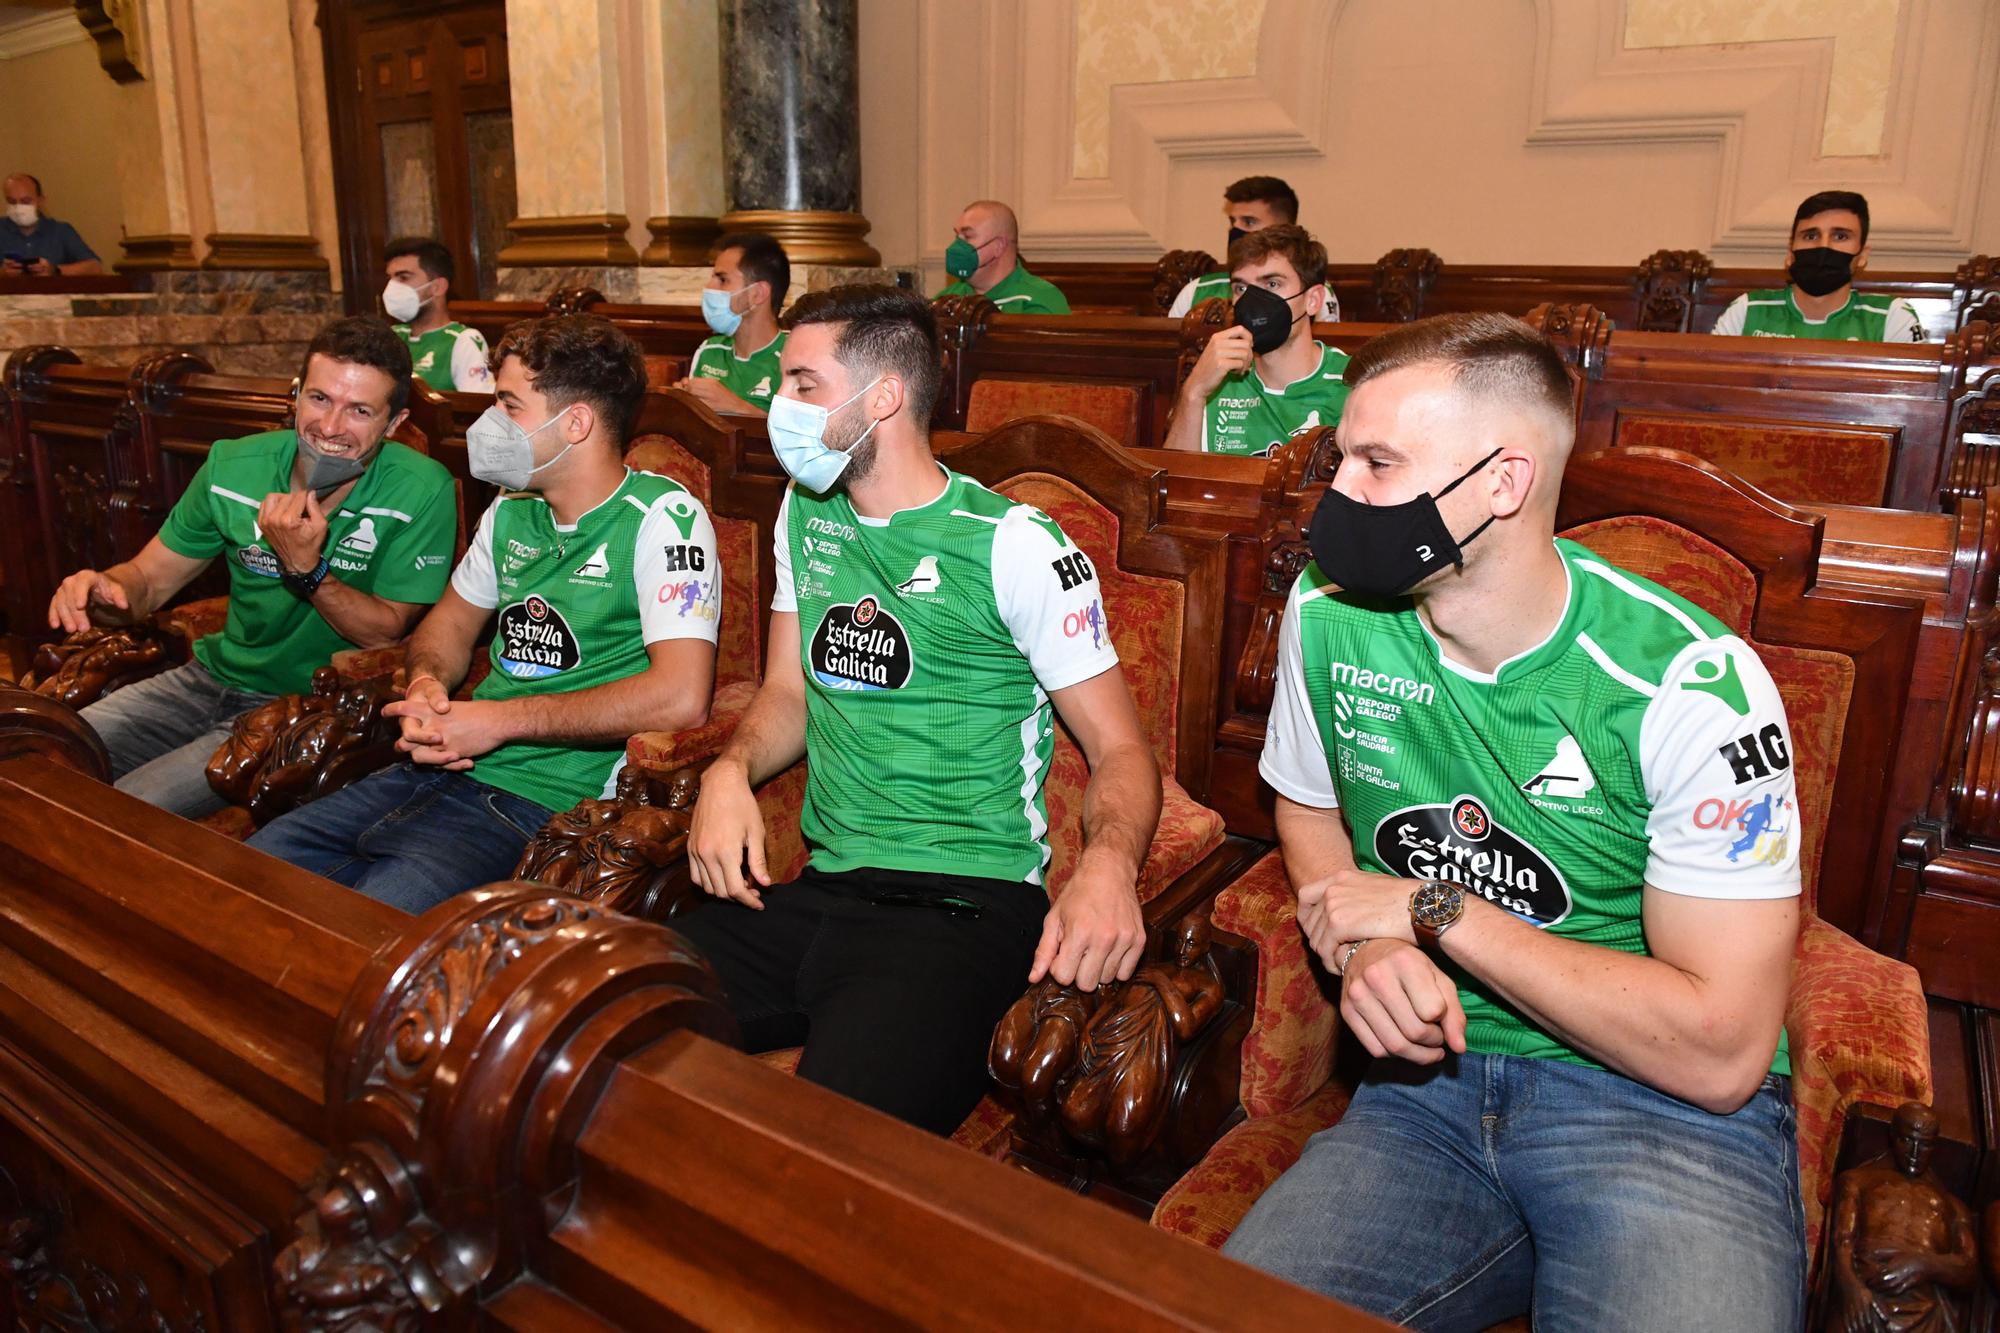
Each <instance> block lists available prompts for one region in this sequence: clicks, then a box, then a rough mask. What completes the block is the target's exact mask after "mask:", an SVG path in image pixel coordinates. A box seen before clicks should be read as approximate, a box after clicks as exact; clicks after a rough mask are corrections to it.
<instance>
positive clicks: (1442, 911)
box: [1410, 879, 1465, 926]
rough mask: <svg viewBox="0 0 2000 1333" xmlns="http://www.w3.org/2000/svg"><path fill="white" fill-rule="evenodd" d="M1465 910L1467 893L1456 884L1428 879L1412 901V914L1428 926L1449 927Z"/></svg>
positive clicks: (1418, 889)
mask: <svg viewBox="0 0 2000 1333" xmlns="http://www.w3.org/2000/svg"><path fill="white" fill-rule="evenodd" d="M1464 908H1465V891H1464V890H1463V889H1461V888H1459V887H1458V886H1457V885H1456V884H1447V883H1445V882H1444V881H1443V880H1437V879H1427V880H1425V881H1424V882H1423V883H1422V884H1421V885H1419V886H1418V888H1417V892H1416V896H1415V897H1414V898H1413V899H1411V901H1410V913H1411V915H1412V916H1414V917H1416V918H1417V919H1418V920H1419V921H1421V922H1423V923H1424V924H1425V925H1427V926H1444V925H1449V924H1450V923H1451V922H1452V921H1453V920H1454V919H1456V918H1457V916H1458V914H1459V913H1460V912H1461V911H1463V910H1464Z"/></svg>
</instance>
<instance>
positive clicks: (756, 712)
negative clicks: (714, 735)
mask: <svg viewBox="0 0 2000 1333" xmlns="http://www.w3.org/2000/svg"><path fill="white" fill-rule="evenodd" d="M805 752H806V700H805V695H804V694H803V693H801V692H795V691H793V690H790V689H788V688H785V687H784V686H778V685H772V684H770V683H768V682H767V683H766V684H765V685H764V686H763V687H762V688H761V689H759V690H758V691H757V693H756V696H755V697H754V698H752V699H751V700H750V707H749V708H747V709H745V710H744V713H743V720H742V721H741V722H739V723H737V724H736V734H735V735H733V736H731V737H730V738H729V744H727V745H725V746H724V747H723V748H722V753H721V754H720V755H718V756H717V757H716V762H717V763H718V764H734V765H737V766H739V767H741V768H742V769H743V776H744V779H745V780H746V781H747V782H749V784H750V785H751V786H752V787H755V786H756V785H757V784H758V783H760V782H767V781H769V780H770V779H771V778H773V777H775V776H776V775H777V774H779V773H782V772H784V771H785V770H786V769H788V768H790V767H791V766H792V765H793V764H796V763H797V762H799V760H800V759H802V758H804V757H805Z"/></svg>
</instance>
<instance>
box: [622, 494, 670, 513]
mask: <svg viewBox="0 0 2000 1333" xmlns="http://www.w3.org/2000/svg"><path fill="white" fill-rule="evenodd" d="M662 498H664V497H662ZM625 503H626V504H628V505H631V506H632V507H633V508H634V509H636V510H638V511H639V512H640V513H642V514H650V513H652V512H653V506H652V505H649V504H647V503H646V502H645V501H644V500H641V499H640V498H639V497H638V496H636V495H628V496H626V497H625Z"/></svg>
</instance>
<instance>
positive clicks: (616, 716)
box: [498, 670, 710, 745]
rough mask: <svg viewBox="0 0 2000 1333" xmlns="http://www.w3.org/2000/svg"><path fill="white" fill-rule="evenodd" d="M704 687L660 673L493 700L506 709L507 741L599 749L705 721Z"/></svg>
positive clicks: (706, 705)
mask: <svg viewBox="0 0 2000 1333" xmlns="http://www.w3.org/2000/svg"><path fill="white" fill-rule="evenodd" d="M709 693H710V691H709V688H708V684H707V683H706V682H705V683H704V684H703V685H702V686H701V687H699V688H698V689H697V688H690V687H689V685H688V683H687V682H686V681H684V680H678V679H674V678H672V677H669V676H668V675H667V674H666V673H664V672H661V671H653V670H648V671H641V672H639V673H638V674H636V675H631V676H626V677H625V678H624V679H623V680H613V681H607V682H605V683H604V684H602V685H592V686H591V687H589V688H588V689H582V690H571V691H568V692H566V693H562V694H530V695H525V696H523V697H521V698H518V699H506V700H501V701H498V702H500V703H501V705H502V706H503V707H504V708H505V709H506V710H507V718H508V726H507V733H508V738H509V739H510V740H516V741H534V742H536V743H538V744H542V745H560V744H572V745H603V744H605V743H606V742H610V741H616V742H620V743H622V742H624V741H625V740H626V739H628V738H629V737H631V736H632V735H634V734H636V733H638V732H641V731H682V730H685V729H687V728H688V727H697V726H700V725H701V724H702V723H703V722H705V721H707V720H708V698H709Z"/></svg>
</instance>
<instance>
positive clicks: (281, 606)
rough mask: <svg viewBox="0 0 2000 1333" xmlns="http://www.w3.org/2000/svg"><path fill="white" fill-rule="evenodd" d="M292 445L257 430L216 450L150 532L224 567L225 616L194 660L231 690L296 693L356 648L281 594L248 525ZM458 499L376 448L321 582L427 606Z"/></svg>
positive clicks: (288, 475)
mask: <svg viewBox="0 0 2000 1333" xmlns="http://www.w3.org/2000/svg"><path fill="white" fill-rule="evenodd" d="M298 448H299V445H298V435H297V434H296V433H295V432H293V431H289V430H274V431H267V432H266V433H264V434H262V435H251V436H248V437H246V438H244V439H241V440H217V441H216V442H215V444H214V445H213V446H212V447H211V448H210V449H209V451H208V459H207V461H205V462H204V463H203V464H202V465H201V467H200V469H199V470H198V471H196V473H195V474H194V480H192V481H190V482H189V483H188V488H187V490H186V491H184V492H182V494H181V498H180V499H179V500H178V501H177V502H175V504H174V507H173V510H172V512H170V513H169V514H168V515H167V521H166V522H165V523H163V524H161V525H160V540H161V542H163V543H164V544H165V545H166V547H167V549H168V550H170V551H173V552H175V553H177V554H179V555H184V556H187V557H189V558H190V559H194V560H212V559H214V558H215V557H216V556H218V555H222V556H226V557H227V564H228V566H229V618H228V620H227V621H226V622H224V624H223V627H222V632H221V633H220V634H210V635H208V636H207V637H206V638H204V639H202V640H201V641H200V642H199V643H197V644H195V646H194V655H195V659H196V660H197V661H199V662H200V663H201V664H202V665H203V666H205V667H207V668H208V670H209V673H210V674H211V675H213V676H214V677H215V678H216V679H217V680H219V681H221V682H222V683H223V684H225V685H228V686H230V687H232V688H234V689H239V690H245V691H252V692H258V693H265V694H303V693H305V692H306V691H308V690H310V689H311V688H312V673H313V670H314V668H316V667H322V666H325V665H326V663H327V659H329V658H331V657H332V656H333V655H334V654H335V653H336V652H339V651H341V650H342V649H345V648H352V647H354V646H355V645H354V644H352V643H349V642H348V641H347V640H346V639H344V638H342V637H341V636H340V634H339V633H338V632H337V631H336V630H335V629H334V628H333V626H331V625H329V624H327V623H326V621H325V620H324V619H323V618H322V617H321V616H320V614H319V612H317V611H315V610H313V608H312V606H311V605H310V604H309V603H307V602H304V601H301V600H300V599H299V597H298V596H297V595H296V594H295V593H293V592H292V590H291V589H289V588H287V587H286V586H285V585H284V582H283V581H282V579H281V578H280V577H279V576H280V574H281V572H282V571H281V570H280V569H279V566H278V557H277V556H276V555H274V554H273V553H272V551H271V547H270V543H268V542H267V541H265V540H264V532H263V529H262V528H260V527H259V526H258V525H257V508H258V506H259V505H260V504H262V503H263V500H264V497H265V496H267V495H270V494H272V493H273V492H277V491H289V490H290V489H291V488H292V462H293V460H294V459H295V458H296V457H297V456H298ZM457 533H458V511H457V501H456V498H455V495H454V491H453V488H452V483H451V474H450V473H449V472H447V471H445V469H444V466H443V464H441V463H438V462H436V461H435V460H433V459H429V458H425V457H424V456H423V455H422V454H420V453H417V452H416V451H415V450H413V449H406V448H404V447H403V446H402V445H400V444H397V443H396V442H394V441H393V440H391V441H389V442H388V443H385V444H384V445H383V446H382V450H381V452H380V453H378V454H376V455H375V458H374V460H373V461H372V462H370V463H369V464H368V470H367V471H366V472H364V473H362V474H361V480H360V481H359V482H357V483H355V487H354V489H353V490H352V491H350V492H348V494H347V498H346V499H344V500H342V501H341V502H340V508H339V509H337V510H335V511H334V512H333V513H331V514H328V515H327V516H326V543H325V545H324V546H323V547H322V548H321V549H322V553H323V554H324V555H325V556H326V559H327V564H328V565H329V566H330V567H331V569H330V573H331V576H332V577H334V578H337V579H339V580H340V581H341V582H342V583H345V584H346V585H347V586H348V587H350V588H353V589H355V590H356V591H358V592H365V593H371V594H373V595H374V596H376V597H386V598H388V599H389V600H390V601H394V602H415V603H430V602H435V601H436V600H437V599H438V596H439V595H440V594H441V593H443V592H444V584H445V578H446V576H447V575H448V574H449V572H450V570H451V544H452V539H453V538H454V537H455V536H456V535H457Z"/></svg>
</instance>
